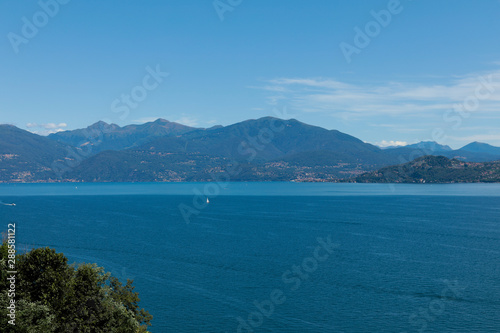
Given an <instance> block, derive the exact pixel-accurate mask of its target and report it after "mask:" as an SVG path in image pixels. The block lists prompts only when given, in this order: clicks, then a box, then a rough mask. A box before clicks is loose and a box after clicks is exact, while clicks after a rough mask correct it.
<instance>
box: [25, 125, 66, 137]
mask: <svg viewBox="0 0 500 333" xmlns="http://www.w3.org/2000/svg"><path fill="white" fill-rule="evenodd" d="M66 127H68V124H66V123H59V124H56V123H47V124H37V123H27V124H26V128H28V129H29V131H30V132H32V133H35V134H39V135H49V134H52V133H57V132H62V131H64V128H66Z"/></svg>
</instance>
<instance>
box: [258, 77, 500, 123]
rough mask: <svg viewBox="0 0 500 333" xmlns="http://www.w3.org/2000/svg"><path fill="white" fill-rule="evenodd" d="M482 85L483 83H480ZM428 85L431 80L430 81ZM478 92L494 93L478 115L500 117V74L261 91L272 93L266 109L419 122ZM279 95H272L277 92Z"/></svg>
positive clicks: (278, 86)
mask: <svg viewBox="0 0 500 333" xmlns="http://www.w3.org/2000/svg"><path fill="white" fill-rule="evenodd" d="M485 80H486V83H484V81H485ZM429 81H433V80H430V79H429ZM485 84H486V85H487V87H486V86H482V88H481V91H479V93H482V92H484V91H485V89H490V90H492V91H493V93H491V94H489V95H488V97H487V98H485V99H482V100H481V105H480V107H479V108H478V110H477V113H482V114H484V113H489V116H491V115H493V112H494V116H495V117H498V118H500V113H498V110H500V70H495V71H491V72H489V73H472V74H468V75H464V76H456V77H452V78H450V79H449V80H448V82H447V83H440V84H435V83H433V82H428V83H425V82H424V83H415V82H385V83H382V84H380V83H379V84H369V83H358V84H353V83H347V82H342V81H339V80H334V79H328V78H278V79H273V80H269V81H268V82H266V84H265V85H264V86H262V87H260V89H263V90H266V91H269V92H270V96H268V101H269V104H272V105H274V104H276V102H277V101H279V100H281V99H287V100H288V101H289V103H290V104H291V105H292V106H293V107H294V108H295V109H297V110H299V111H304V112H324V113H330V114H331V115H333V116H336V117H339V118H342V119H359V118H362V117H364V116H387V115H389V116H405V117H408V116H410V117H415V116H418V117H422V116H428V115H436V114H437V113H439V114H442V113H443V112H445V111H446V110H449V109H452V108H453V107H454V105H456V104H458V103H463V102H464V99H465V98H467V97H468V96H474V95H475V94H476V93H477V91H478V89H479V88H478V87H481V85H485ZM278 91H279V92H280V94H279V95H276V92H278Z"/></svg>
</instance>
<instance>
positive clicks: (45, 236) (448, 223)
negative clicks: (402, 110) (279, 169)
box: [0, 183, 500, 333]
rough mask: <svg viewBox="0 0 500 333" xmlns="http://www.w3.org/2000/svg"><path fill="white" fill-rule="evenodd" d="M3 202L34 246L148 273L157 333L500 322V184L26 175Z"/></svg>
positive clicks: (487, 327) (144, 285) (140, 282)
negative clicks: (27, 180)
mask: <svg viewBox="0 0 500 333" xmlns="http://www.w3.org/2000/svg"><path fill="white" fill-rule="evenodd" d="M207 196H208V198H209V201H210V202H209V203H208V204H207V202H206V199H207ZM0 200H1V202H2V203H16V206H6V205H3V204H0V214H1V215H0V216H1V217H2V221H3V222H2V223H4V227H2V228H3V229H6V228H7V223H8V222H11V221H12V222H15V223H16V229H17V242H18V243H20V244H22V245H23V246H25V247H27V248H31V247H40V246H50V247H53V248H55V249H56V250H57V251H59V252H63V253H64V254H65V255H66V256H68V257H69V258H70V261H72V262H95V263H97V264H99V265H100V266H104V267H105V268H106V269H107V270H108V271H110V272H112V274H113V275H115V276H117V277H118V278H120V279H122V280H125V279H127V278H130V279H134V281H135V282H134V284H135V285H136V290H137V291H138V292H139V293H140V297H141V306H143V307H145V308H146V309H147V310H149V311H150V312H151V314H153V316H154V319H153V326H152V327H151V331H152V332H154V333H158V332H189V333H190V332H283V333H302V332H321V333H322V332H398V333H399V332H500V264H499V263H500V186H499V185H495V184H488V185H485V184H462V185H378V184H309V183H227V184H220V183H211V184H203V183H201V184H200V183H191V184H190V183H171V184H16V185H1V186H0ZM328 242H331V243H334V245H335V246H331V247H328V246H324V244H325V243H328ZM321 244H323V246H322V245H321ZM315 255H316V256H315ZM319 259H321V260H319ZM277 295H279V296H280V297H276V296H277ZM277 299H278V300H279V301H278V302H276V300H277ZM271 304H272V305H271Z"/></svg>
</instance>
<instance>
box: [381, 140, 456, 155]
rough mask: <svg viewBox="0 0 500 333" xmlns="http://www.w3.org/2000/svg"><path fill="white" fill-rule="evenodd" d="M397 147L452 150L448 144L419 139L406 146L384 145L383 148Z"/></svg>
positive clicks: (431, 150) (436, 150) (435, 150)
mask: <svg viewBox="0 0 500 333" xmlns="http://www.w3.org/2000/svg"><path fill="white" fill-rule="evenodd" d="M397 148H406V149H408V148H410V149H420V150H424V151H430V152H438V151H451V150H453V149H452V148H451V147H450V146H446V145H441V144H439V143H437V142H435V141H421V142H419V143H414V144H411V145H406V146H389V147H385V148H384V150H387V149H397Z"/></svg>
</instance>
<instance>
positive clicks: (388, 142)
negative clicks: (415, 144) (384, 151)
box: [375, 140, 408, 147]
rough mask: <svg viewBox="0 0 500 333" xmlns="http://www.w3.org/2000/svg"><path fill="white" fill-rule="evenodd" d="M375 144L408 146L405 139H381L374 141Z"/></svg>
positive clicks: (381, 145) (380, 145)
mask: <svg viewBox="0 0 500 333" xmlns="http://www.w3.org/2000/svg"><path fill="white" fill-rule="evenodd" d="M375 145H376V146H379V147H395V146H396V147H403V146H408V142H405V141H393V140H389V141H386V140H382V141H380V142H375Z"/></svg>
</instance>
